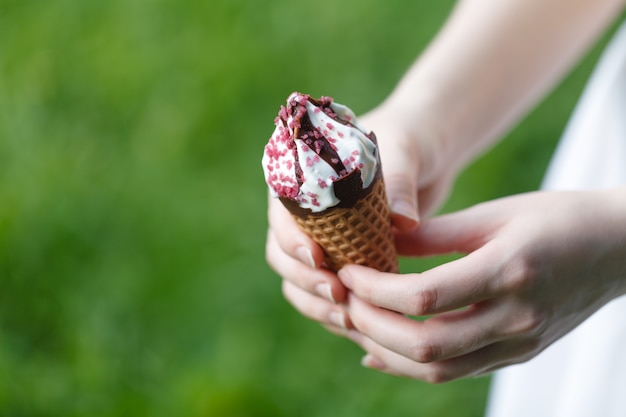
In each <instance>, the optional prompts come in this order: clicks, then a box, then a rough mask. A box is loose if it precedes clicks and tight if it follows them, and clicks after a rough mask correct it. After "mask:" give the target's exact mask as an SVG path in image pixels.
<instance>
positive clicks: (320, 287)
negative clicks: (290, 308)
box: [315, 282, 337, 304]
mask: <svg viewBox="0 0 626 417" xmlns="http://www.w3.org/2000/svg"><path fill="white" fill-rule="evenodd" d="M315 292H316V293H318V294H319V295H320V296H321V297H324V298H325V299H327V300H328V301H330V302H332V303H333V304H337V301H335V297H333V290H332V288H330V284H328V283H326V282H323V283H321V284H317V285H316V286H315Z"/></svg>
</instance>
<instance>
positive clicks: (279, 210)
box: [268, 197, 324, 268]
mask: <svg viewBox="0 0 626 417" xmlns="http://www.w3.org/2000/svg"><path fill="white" fill-rule="evenodd" d="M268 204H269V212H268V220H269V225H270V229H271V230H272V231H273V232H274V234H275V238H276V242H277V243H278V246H280V248H281V250H282V251H283V252H285V253H286V254H287V255H289V256H291V257H292V258H294V259H298V260H300V262H302V263H304V264H305V265H308V266H310V267H312V268H316V267H319V266H320V265H321V264H322V262H323V260H324V252H323V251H322V249H321V248H320V247H319V245H317V244H316V243H315V242H314V241H313V240H312V239H311V238H309V237H308V236H307V235H306V234H305V233H304V232H303V231H302V230H300V228H299V227H298V225H297V224H296V222H295V220H294V219H293V218H292V217H291V214H290V213H289V210H287V209H286V208H285V207H284V206H283V205H282V203H281V202H280V201H278V200H277V199H275V198H271V197H270V199H269V203H268Z"/></svg>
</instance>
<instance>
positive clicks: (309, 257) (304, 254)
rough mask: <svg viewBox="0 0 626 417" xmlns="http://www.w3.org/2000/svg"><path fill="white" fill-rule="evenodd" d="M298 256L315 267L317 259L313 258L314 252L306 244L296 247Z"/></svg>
mask: <svg viewBox="0 0 626 417" xmlns="http://www.w3.org/2000/svg"><path fill="white" fill-rule="evenodd" d="M296 256H297V257H298V259H300V260H301V261H302V262H304V263H305V264H307V265H308V266H310V267H311V268H314V269H315V260H314V259H313V254H312V253H311V251H310V250H309V248H307V247H306V246H300V247H299V248H298V249H296Z"/></svg>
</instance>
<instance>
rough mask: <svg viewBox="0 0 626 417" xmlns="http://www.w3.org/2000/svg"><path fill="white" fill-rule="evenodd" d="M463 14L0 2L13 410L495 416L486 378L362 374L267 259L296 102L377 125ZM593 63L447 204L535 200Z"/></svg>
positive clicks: (6, 368) (2, 260) (418, 264)
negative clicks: (271, 155)
mask: <svg viewBox="0 0 626 417" xmlns="http://www.w3.org/2000/svg"><path fill="white" fill-rule="evenodd" d="M451 4H452V2H451V1H450V0H445V1H430V2H427V1H423V2H414V1H408V0H395V1H389V2H380V1H373V0H344V1H341V2H336V1H331V0H319V1H316V2H294V1H286V0H272V1H267V2H262V1H242V0H209V1H206V0H204V1H200V0H188V1H174V0H151V1H148V0H109V1H106V2H103V1H94V0H56V1H43V0H0V415H1V416H67V417H70V416H86V415H89V416H92V417H94V416H224V417H235V416H237V417H238V416H290V417H291V416H306V417H314V416H316V417H317V416H319V417H321V416H346V417H349V416H387V417H393V416H433V417H435V416H457V417H460V416H468V417H469V416H479V415H480V414H481V412H482V409H483V407H484V404H485V395H486V392H487V388H488V383H489V380H488V378H481V379H475V380H466V381H458V382H454V383H450V384H445V385H439V386H430V385H427V384H424V383H421V382H415V381H410V380H404V379H397V378H393V377H389V376H386V375H382V374H379V373H376V372H374V371H371V370H366V369H363V368H361V367H360V366H359V359H360V356H361V352H360V351H359V349H358V348H357V347H355V346H354V345H352V344H351V343H350V342H348V341H346V340H343V339H340V338H337V337H335V336H332V335H330V334H328V333H327V332H326V331H324V330H323V329H322V328H321V327H320V326H318V325H317V324H315V323H312V322H309V321H308V320H306V319H304V318H302V317H301V316H299V315H298V314H297V313H296V312H295V311H294V310H293V309H292V308H291V306H289V305H288V304H287V303H286V302H285V301H284V300H283V298H282V296H281V293H280V280H279V278H278V277H277V276H276V275H275V274H274V273H273V272H272V271H271V270H270V269H269V268H268V267H267V266H266V264H265V261H264V239H265V230H266V218H265V211H266V200H265V195H266V188H265V184H264V182H263V175H262V171H261V167H260V157H261V154H262V149H263V146H264V144H265V142H266V140H267V138H268V137H269V135H270V134H271V132H272V130H273V124H272V122H273V118H274V116H275V115H276V112H277V110H278V107H279V106H280V104H282V103H283V102H284V99H285V98H286V96H287V95H288V94H289V93H290V92H291V91H293V90H300V91H303V92H309V93H311V94H313V95H331V96H334V97H335V98H337V99H338V101H341V102H343V103H346V104H348V105H350V106H351V107H352V108H353V109H354V110H355V111H356V112H357V113H360V112H364V111H366V110H367V109H369V108H371V107H372V106H374V105H376V103H378V102H379V101H380V100H381V99H383V98H384V97H385V95H386V94H387V93H388V92H389V91H390V89H391V88H392V87H393V85H394V84H395V82H396V81H397V80H398V78H399V77H400V76H401V74H402V73H403V72H404V71H405V69H406V68H407V66H408V65H409V64H410V62H411V61H412V60H413V58H414V57H415V56H416V55H417V54H418V52H419V51H420V50H421V49H422V48H423V46H424V45H425V44H426V43H427V42H428V41H429V39H431V38H432V36H433V34H434V33H435V31H436V29H437V28H438V27H439V25H440V24H441V22H442V21H443V19H444V18H445V16H446V14H447V13H448V11H449V8H450V6H451ZM597 54H598V52H597V50H595V51H593V52H592V53H591V54H590V55H589V57H588V58H587V59H586V60H585V62H584V63H583V65H582V66H580V67H579V68H578V69H576V71H575V72H574V73H573V74H572V75H571V76H570V77H568V79H567V80H566V81H565V82H564V84H563V85H562V86H561V87H560V88H559V90H557V92H555V93H554V94H553V95H551V96H550V97H549V98H548V100H547V101H546V102H545V103H544V104H543V105H541V106H540V107H539V108H538V109H537V110H536V111H535V112H534V113H533V114H532V115H531V116H530V117H529V118H528V119H527V120H526V121H525V122H524V123H523V124H522V125H521V126H520V127H519V128H518V129H517V130H516V131H515V132H513V133H512V134H511V135H510V136H511V137H510V138H509V139H508V140H507V141H506V142H505V143H503V144H501V145H499V146H498V147H496V148H495V149H494V150H493V151H492V152H491V153H490V154H489V155H487V156H486V157H485V158H483V159H481V160H480V161H478V162H476V163H475V164H473V165H472V166H471V167H470V168H469V169H468V170H467V172H465V173H464V174H463V176H462V177H461V179H460V180H459V182H458V184H457V188H456V190H455V192H454V194H453V196H452V198H451V200H450V201H449V203H448V204H447V206H446V208H445V210H453V209H457V208H461V207H465V206H467V205H471V204H473V203H476V202H479V201H481V200H483V199H486V198H495V197H498V196H502V195H506V194H511V193H514V192H522V191H527V190H532V189H535V188H536V187H537V186H538V184H539V182H540V178H541V175H542V172H543V170H544V167H545V165H546V164H547V162H548V160H549V155H550V153H551V151H552V149H553V148H554V145H555V143H556V140H557V138H558V136H559V134H560V132H561V131H562V129H563V125H564V123H565V121H566V118H567V115H568V113H569V112H570V111H571V109H572V108H573V105H574V103H575V100H576V98H577V96H578V95H579V93H580V90H581V88H582V85H583V83H584V80H585V78H586V77H587V75H588V73H589V70H590V68H591V64H592V63H593V61H594V60H595V59H596V57H597ZM431 264H432V261H410V262H409V261H407V262H406V263H405V264H404V265H405V270H415V271H418V270H422V269H424V268H427V267H428V266H429V265H431Z"/></svg>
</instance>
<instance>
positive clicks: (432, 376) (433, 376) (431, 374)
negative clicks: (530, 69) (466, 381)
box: [423, 364, 455, 384]
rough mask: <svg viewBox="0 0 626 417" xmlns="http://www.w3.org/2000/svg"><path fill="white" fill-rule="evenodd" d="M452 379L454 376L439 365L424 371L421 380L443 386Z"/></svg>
mask: <svg viewBox="0 0 626 417" xmlns="http://www.w3.org/2000/svg"><path fill="white" fill-rule="evenodd" d="M454 379H455V377H454V375H452V373H450V371H449V370H448V369H447V368H446V367H444V366H443V365H441V364H433V366H431V367H430V368H429V369H428V371H426V373H425V375H424V378H423V380H424V381H425V382H428V383H429V384H443V383H446V382H450V381H452V380H454Z"/></svg>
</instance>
